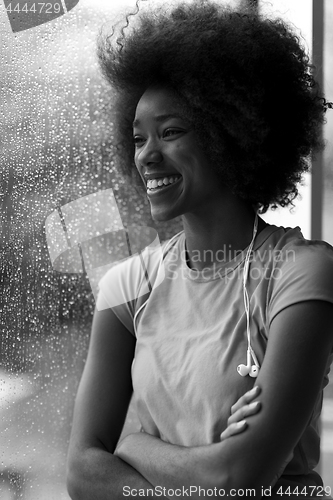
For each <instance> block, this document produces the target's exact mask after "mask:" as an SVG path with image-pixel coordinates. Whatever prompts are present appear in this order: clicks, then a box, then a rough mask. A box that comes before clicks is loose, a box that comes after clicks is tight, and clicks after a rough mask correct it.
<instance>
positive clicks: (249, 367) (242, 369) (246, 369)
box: [237, 214, 260, 378]
mask: <svg viewBox="0 0 333 500" xmlns="http://www.w3.org/2000/svg"><path fill="white" fill-rule="evenodd" d="M257 231H258V215H257V214H256V217H255V220H254V226H253V235H252V240H251V243H250V245H249V248H248V249H247V252H246V257H245V264H244V272H243V297H244V307H245V313H246V334H247V355H246V365H238V366H237V371H238V373H239V374H240V375H241V376H242V377H246V375H250V377H253V378H255V377H257V376H258V373H259V370H260V365H259V362H258V359H257V356H256V355H255V352H254V350H253V349H252V347H251V331H250V299H249V294H248V293H247V289H246V281H247V279H248V274H249V266H250V257H251V252H252V250H253V245H254V240H255V237H256V235H257ZM252 363H254V364H252Z"/></svg>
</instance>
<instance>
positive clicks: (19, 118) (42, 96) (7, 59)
mask: <svg viewBox="0 0 333 500" xmlns="http://www.w3.org/2000/svg"><path fill="white" fill-rule="evenodd" d="M156 1H157V0H156ZM220 1H223V0H220ZM243 1H246V0H243ZM248 1H250V0H248ZM12 3H14V2H12ZM28 3H29V2H28ZM30 3H31V2H30ZM229 3H234V4H236V3H237V1H236V0H234V1H233V2H229ZM252 4H253V8H257V9H258V10H259V12H264V13H269V14H270V15H272V16H275V15H276V16H282V17H284V18H285V19H288V20H289V21H290V22H291V23H293V24H294V25H295V27H296V28H295V29H296V31H297V32H298V33H300V34H301V35H302V37H303V40H304V44H305V45H306V46H307V48H308V50H309V52H310V53H312V51H313V59H314V63H315V65H316V70H315V71H316V72H317V76H318V79H319V80H321V79H322V82H323V85H324V89H325V92H326V96H327V98H328V100H333V83H332V82H333V64H332V62H333V61H332V59H333V34H332V30H330V26H332V25H333V2H332V1H331V0H285V1H282V0H270V1H264V0H259V1H258V2H255V1H252ZM5 6H8V2H1V0H0V42H1V43H0V60H1V63H0V68H1V76H0V81H1V89H0V92H1V94H0V147H1V158H0V179H1V182H0V216H1V219H0V220H1V226H0V282H1V288H0V327H1V336H0V498H1V500H16V499H24V500H68V499H69V496H68V494H67V492H66V487H65V460H66V452H67V446H68V440H69V435H70V427H71V420H72V412H73V405H74V398H75V394H76V390H77V386H78V383H79V380H80V376H81V373H82V369H83V366H84V361H85V358H86V354H87V347H88V342H89V334H90V326H91V320H92V313H93V310H94V296H93V293H92V289H91V284H90V281H89V280H88V278H87V277H86V275H85V274H84V273H83V269H82V270H80V269H76V271H77V272H75V273H73V272H70V271H71V270H70V269H67V272H58V271H56V270H55V269H54V268H53V266H52V263H51V261H50V256H49V253H48V249H47V234H46V230H45V223H46V220H47V218H48V217H50V215H51V214H54V213H57V214H61V210H60V207H63V206H64V205H66V204H68V203H69V202H73V201H75V200H78V199H80V198H82V197H85V196H87V195H90V194H92V193H99V192H100V191H102V190H106V189H110V188H111V189H112V191H113V193H114V196H115V199H116V202H117V206H118V209H119V212H120V216H121V220H122V222H123V224H124V225H125V226H126V225H130V224H139V225H148V226H150V227H153V228H155V229H156V230H157V232H158V234H159V237H160V240H161V241H162V240H164V239H166V238H169V237H171V236H172V235H173V234H175V232H177V231H179V230H181V223H180V220H178V219H176V220H174V221H172V223H168V224H162V223H159V224H158V225H156V223H154V222H153V221H152V220H151V219H150V215H149V207H148V204H147V201H146V200H145V199H144V198H143V197H142V195H140V194H139V193H138V192H137V191H136V190H135V189H134V188H133V187H132V186H131V184H130V183H129V182H128V179H126V180H125V179H123V178H121V177H120V176H119V174H118V173H117V169H116V164H117V160H116V150H115V147H114V145H113V142H112V141H113V123H112V91H111V90H110V89H109V87H108V85H107V84H106V83H105V82H104V81H103V79H102V77H101V75H100V72H99V69H98V65H97V60H96V38H97V35H98V32H99V30H100V28H101V26H102V25H106V28H110V27H111V26H112V24H114V23H115V21H116V19H119V16H120V17H121V18H122V16H123V13H124V12H131V11H133V10H135V2H134V1H132V0H80V2H79V3H78V4H77V5H76V6H75V8H73V9H72V10H70V11H69V12H68V13H67V14H65V15H63V16H61V17H58V18H57V19H53V20H52V21H50V22H47V23H45V24H41V25H40V26H36V27H33V28H30V29H26V30H24V31H20V32H15V33H13V31H12V29H11V25H10V22H9V17H8V15H7V12H6V8H5ZM332 127H333V111H332V112H328V113H327V124H326V125H325V127H324V135H325V139H326V141H327V146H326V150H325V152H324V153H323V154H322V155H319V156H318V157H317V158H316V159H315V161H314V174H313V176H312V177H310V176H308V177H306V178H305V180H304V186H303V187H302V189H301V199H299V200H298V202H297V204H296V208H295V209H294V210H293V211H292V212H290V211H289V210H277V211H275V212H272V213H268V214H267V215H266V216H265V219H266V220H267V221H268V222H270V223H273V224H277V225H284V226H291V227H293V226H300V227H301V228H302V230H303V233H304V235H305V237H307V238H310V237H312V238H319V239H324V240H326V241H328V242H329V243H331V244H333V224H332V222H333V210H332V209H333V196H332V193H333V165H332V162H333V151H332V141H330V138H331V137H332ZM93 230H94V228H93V227H91V231H92V232H93ZM136 425H137V422H136V418H135V412H134V411H133V409H132V408H131V409H130V412H129V416H128V419H127V423H126V426H125V429H124V432H125V433H126V432H128V431H129V430H131V429H134V428H135V426H136ZM319 469H320V471H321V473H322V475H323V478H324V481H325V484H326V485H327V486H331V487H332V489H333V384H332V383H331V384H330V385H329V386H328V387H327V388H326V390H325V398H324V407H323V415H322V459H321V463H320V466H319Z"/></svg>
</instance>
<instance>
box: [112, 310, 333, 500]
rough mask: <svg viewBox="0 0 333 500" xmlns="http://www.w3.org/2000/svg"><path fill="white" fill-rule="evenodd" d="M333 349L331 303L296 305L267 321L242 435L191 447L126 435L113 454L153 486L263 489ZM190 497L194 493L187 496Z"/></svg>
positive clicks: (302, 424) (306, 414)
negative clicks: (254, 404)
mask: <svg viewBox="0 0 333 500" xmlns="http://www.w3.org/2000/svg"><path fill="white" fill-rule="evenodd" d="M332 345H333V305H332V304H330V303H327V302H322V301H308V302H302V303H299V304H295V305H292V306H289V307H287V308H286V309H284V310H283V311H281V312H280V313H279V314H278V315H277V316H276V317H275V318H274V319H273V321H272V323H271V328H270V332H269V341H268V344H267V351H266V355H265V359H264V362H263V365H262V367H261V370H260V373H259V376H258V379H257V384H258V385H259V386H260V387H261V389H262V392H261V395H260V397H259V399H260V401H261V405H262V409H261V411H260V412H259V413H258V414H256V415H254V416H252V417H248V419H247V420H248V424H249V428H248V430H247V431H246V432H244V433H242V434H239V435H238V436H234V437H233V439H226V440H224V441H222V442H221V443H217V444H213V445H209V446H201V447H194V448H187V447H180V446H173V445H170V444H166V443H163V442H162V441H161V440H159V439H157V438H153V437H151V436H146V435H142V436H139V435H132V436H129V437H128V439H125V440H124V441H123V442H122V443H121V446H120V448H119V451H118V453H119V456H120V457H122V458H123V460H126V461H127V462H128V463H129V464H131V465H132V466H133V467H134V468H135V469H137V470H138V471H139V472H141V474H142V475H143V476H144V477H146V478H147V480H148V481H150V482H151V483H152V484H154V485H160V486H165V487H166V488H173V489H176V488H182V487H183V486H184V487H185V488H190V487H191V486H193V487H194V486H197V487H199V486H200V487H202V488H214V487H217V488H224V489H225V490H226V491H227V492H229V493H230V490H231V489H233V488H234V489H238V488H242V489H247V488H253V489H254V490H255V491H256V493H257V495H256V496H257V497H258V498H260V496H261V495H260V492H261V488H262V487H263V488H267V487H268V486H270V485H271V484H272V483H274V482H275V480H276V476H277V474H278V472H279V471H280V469H281V467H283V464H284V463H285V462H286V461H287V460H288V457H289V456H290V453H291V452H292V450H293V449H294V447H295V446H296V444H297V442H298V441H299V439H300V437H301V435H302V433H303V432H304V430H305V428H306V425H307V423H308V422H309V419H310V417H311V413H312V411H313V407H314V404H315V401H316V398H317V396H318V393H319V391H320V389H321V384H322V380H323V376H324V373H325V368H326V365H327V361H328V357H329V354H330V352H331V349H332ZM192 496H193V497H195V494H193V495H192Z"/></svg>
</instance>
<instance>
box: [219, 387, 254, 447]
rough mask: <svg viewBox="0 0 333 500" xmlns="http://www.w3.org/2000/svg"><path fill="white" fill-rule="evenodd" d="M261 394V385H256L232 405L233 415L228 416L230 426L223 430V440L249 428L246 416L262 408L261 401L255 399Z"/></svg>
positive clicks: (221, 437)
mask: <svg viewBox="0 0 333 500" xmlns="http://www.w3.org/2000/svg"><path fill="white" fill-rule="evenodd" d="M259 394H260V387H258V386H255V387H253V388H252V389H251V390H250V391H248V392H246V393H245V394H244V396H242V397H241V398H239V400H238V401H237V403H235V404H234V405H233V406H232V407H231V415H230V417H229V418H228V427H227V428H226V429H225V430H224V431H223V432H222V434H221V436H220V439H221V441H223V440H224V439H227V438H228V437H230V436H234V435H235V434H240V433H241V432H243V431H245V429H246V428H247V422H246V420H244V417H248V416H250V415H255V414H256V413H258V412H259V410H260V401H254V402H253V400H254V399H255V398H256V397H257V396H258V395H259Z"/></svg>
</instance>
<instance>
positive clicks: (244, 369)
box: [133, 214, 260, 378]
mask: <svg viewBox="0 0 333 500" xmlns="http://www.w3.org/2000/svg"><path fill="white" fill-rule="evenodd" d="M257 231H258V215H257V214H256V217H255V220H254V226H253V235H252V240H251V243H250V245H249V247H248V249H247V252H246V257H245V264H244V272H243V297H244V307H245V313H246V334H247V356H246V365H243V364H241V365H238V366H237V371H238V373H239V374H240V375H241V376H242V377H246V375H250V377H253V378H255V377H257V376H258V374H259V370H260V365H259V362H258V359H257V356H256V355H255V352H254V350H253V349H252V347H251V332H250V300H249V295H248V293H247V289H246V282H247V278H248V273H249V265H250V257H251V252H252V250H253V245H254V240H255V237H256V235H257ZM177 236H178V234H176V235H175V236H173V238H171V240H170V241H169V245H167V248H166V249H165V250H164V252H163V256H162V258H161V262H162V261H163V259H164V257H165V255H166V254H167V252H168V249H169V247H170V246H171V245H170V244H171V243H172V242H173V240H174V239H175V238H176V237H177ZM145 274H146V277H147V279H148V281H149V277H148V273H147V270H146V268H145ZM149 285H150V286H149V291H151V290H152V288H151V284H150V281H149ZM147 302H148V299H147V300H146V301H145V302H144V303H143V304H142V305H141V306H140V308H139V309H138V310H137V311H136V313H135V315H134V319H133V325H134V332H135V335H137V331H136V319H137V316H138V314H139V312H140V311H141V310H142V309H143V307H145V305H146V304H147ZM252 362H253V363H254V364H252Z"/></svg>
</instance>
